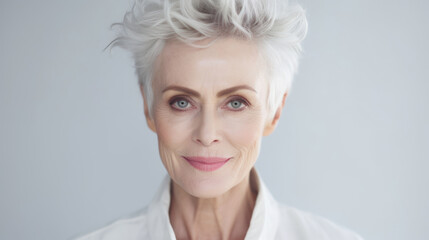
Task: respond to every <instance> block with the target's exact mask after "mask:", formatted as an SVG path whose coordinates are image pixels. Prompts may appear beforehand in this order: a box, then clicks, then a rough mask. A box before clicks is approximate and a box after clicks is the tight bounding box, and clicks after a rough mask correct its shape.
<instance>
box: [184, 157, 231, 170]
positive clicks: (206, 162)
mask: <svg viewBox="0 0 429 240" xmlns="http://www.w3.org/2000/svg"><path fill="white" fill-rule="evenodd" d="M183 158H184V159H185V160H186V161H188V162H189V164H191V165H192V166H193V167H194V168H196V169H198V170H201V171H205V172H211V171H214V170H216V169H219V168H220V167H222V166H223V165H224V164H225V163H226V162H228V161H229V159H231V158H219V157H183Z"/></svg>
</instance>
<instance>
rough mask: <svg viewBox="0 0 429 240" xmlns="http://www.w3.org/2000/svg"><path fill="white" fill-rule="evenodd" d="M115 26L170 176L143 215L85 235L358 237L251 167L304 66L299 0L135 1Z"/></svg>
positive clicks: (303, 21)
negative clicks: (285, 195)
mask: <svg viewBox="0 0 429 240" xmlns="http://www.w3.org/2000/svg"><path fill="white" fill-rule="evenodd" d="M120 26H121V28H122V32H121V35H120V36H119V37H118V38H117V39H115V40H114V42H113V45H119V46H121V47H124V48H126V49H128V50H130V51H131V52H132V53H133V57H134V60H135V63H136V72H137V75H138V78H139V83H140V89H141V93H142V96H143V99H144V113H145V116H146V120H147V125H148V126H149V128H150V129H151V130H152V131H154V132H155V133H156V134H157V136H158V146H159V152H160V157H161V160H162V163H163V165H164V166H165V168H166V170H167V172H168V176H166V178H165V179H164V182H163V183H162V185H161V188H160V190H159V193H158V195H157V196H156V197H155V198H154V200H153V202H152V203H151V204H150V205H149V206H148V207H146V208H145V210H144V211H143V212H142V213H140V214H138V216H137V217H133V218H129V219H124V220H120V221H117V222H115V223H113V224H111V225H109V226H107V227H105V228H103V229H100V230H98V231H96V232H94V233H92V234H89V235H87V236H85V237H83V238H82V239H157V240H158V239H360V237H359V236H357V235H355V234H354V233H352V232H350V231H348V230H345V229H343V228H341V227H338V226H336V225H334V224H333V223H331V222H329V221H328V220H325V219H322V218H320V217H316V216H313V215H310V214H308V213H304V212H301V211H299V210H296V209H294V208H290V207H286V206H283V205H281V204H279V203H277V202H276V201H275V199H274V198H273V197H272V195H271V194H270V193H269V191H268V190H267V188H266V186H265V185H264V183H263V182H262V180H261V179H260V178H259V176H258V174H257V172H256V170H255V168H254V164H255V161H256V159H257V157H258V154H259V148H260V143H261V138H262V136H266V135H269V134H270V133H271V132H272V131H273V130H274V129H275V127H276V124H277V123H278V120H279V118H280V115H281V113H282V107H283V105H284V102H285V99H286V96H287V92H288V90H289V89H290V86H291V80H292V76H293V74H294V72H295V71H296V68H297V58H298V55H299V52H300V43H301V41H302V40H303V38H304V36H305V34H306V30H307V23H306V18H305V15H304V13H303V10H302V9H301V8H300V7H298V6H295V7H291V6H287V5H285V4H283V5H282V4H281V2H280V1H278V2H275V1H274V0H271V1H270V0H264V1H262V0H253V1H251V0H237V1H231V0H219V1H213V0H207V1H191V0H183V1H173V0H165V1H140V0H138V1H137V2H136V3H135V5H134V7H133V9H132V10H131V11H130V12H128V13H127V14H126V15H125V18H124V22H123V23H122V24H120Z"/></svg>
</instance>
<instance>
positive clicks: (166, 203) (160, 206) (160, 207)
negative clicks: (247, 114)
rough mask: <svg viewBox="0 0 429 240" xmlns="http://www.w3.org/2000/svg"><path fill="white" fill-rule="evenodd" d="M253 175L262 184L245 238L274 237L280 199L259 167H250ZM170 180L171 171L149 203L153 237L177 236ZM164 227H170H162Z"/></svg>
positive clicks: (164, 239)
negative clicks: (171, 202)
mask: <svg viewBox="0 0 429 240" xmlns="http://www.w3.org/2000/svg"><path fill="white" fill-rule="evenodd" d="M250 179H251V181H255V182H254V183H255V184H256V186H257V188H258V195H257V197H256V202H255V207H254V209H253V213H252V218H251V220H250V226H249V229H248V231H247V233H246V237H245V240H256V239H274V235H275V233H276V229H277V226H278V223H279V218H280V215H279V211H278V203H277V201H276V200H275V199H274V198H273V196H272V195H271V193H270V192H269V191H268V189H267V187H266V186H265V184H264V182H263V181H262V179H261V178H260V177H259V174H258V173H257V172H256V169H255V167H253V168H252V170H251V171H250ZM170 183H171V178H170V176H169V175H168V174H167V175H166V176H165V177H164V179H163V181H162V183H161V186H160V188H159V190H158V192H157V194H156V195H155V197H154V198H153V200H152V202H151V203H150V205H149V206H148V226H149V229H148V231H149V235H150V239H159V240H176V237H175V235H174V231H173V227H172V226H171V224H170V218H169V214H168V210H169V207H170ZM160 227H161V228H162V229H166V230H165V231H159V229H160Z"/></svg>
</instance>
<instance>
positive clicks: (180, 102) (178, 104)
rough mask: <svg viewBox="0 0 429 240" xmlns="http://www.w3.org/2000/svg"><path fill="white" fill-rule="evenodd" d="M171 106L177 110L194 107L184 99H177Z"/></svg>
mask: <svg viewBox="0 0 429 240" xmlns="http://www.w3.org/2000/svg"><path fill="white" fill-rule="evenodd" d="M170 105H171V106H172V107H173V108H175V109H177V110H182V111H183V110H187V109H189V108H191V107H192V105H191V103H190V102H189V101H188V100H186V99H184V98H177V99H174V100H173V101H171V103H170Z"/></svg>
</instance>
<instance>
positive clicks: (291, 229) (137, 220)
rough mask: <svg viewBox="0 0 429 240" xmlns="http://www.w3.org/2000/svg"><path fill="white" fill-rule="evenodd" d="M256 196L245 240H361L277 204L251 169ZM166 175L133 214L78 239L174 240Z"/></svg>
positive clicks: (326, 221)
mask: <svg viewBox="0 0 429 240" xmlns="http://www.w3.org/2000/svg"><path fill="white" fill-rule="evenodd" d="M250 174H251V177H252V175H253V179H256V181H255V182H256V183H255V184H256V185H257V189H259V191H258V195H257V197H256V202H255V207H254V209H253V214H252V218H251V221H250V226H249V229H248V231H247V233H246V237H245V240H271V239H272V240H274V239H275V240H278V239H280V240H282V239H285V240H328V239H329V240H362V238H361V237H360V236H358V235H357V234H355V233H353V232H351V231H349V230H347V229H345V228H342V227H340V226H337V225H335V224H334V223H332V222H330V221H329V220H327V219H324V218H321V217H318V216H315V215H312V214H310V213H306V212H303V211H300V210H298V209H295V208H292V207H288V206H285V205H282V204H279V203H278V202H277V201H276V200H275V199H274V198H273V196H272V195H271V193H270V192H269V191H268V189H267V187H266V186H265V184H264V182H263V181H262V179H261V178H260V177H259V174H258V173H257V172H256V169H255V168H252V171H251V172H250ZM170 181H171V179H170V177H169V176H168V175H167V176H165V178H164V180H163V181H162V184H161V187H160V188H159V190H158V193H157V194H156V196H155V197H154V198H153V200H152V202H151V203H150V204H149V205H148V206H147V207H145V208H144V209H143V210H142V212H140V213H138V214H137V216H135V217H131V218H127V219H121V220H118V221H116V222H114V223H112V224H110V225H108V226H106V227H104V228H101V229H99V230H97V231H95V232H93V233H90V234H88V235H86V236H83V237H81V238H79V239H78V240H146V239H150V240H176V237H175V235H174V231H173V227H172V226H171V224H170V219H169V214H168V210H169V207H170Z"/></svg>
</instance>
